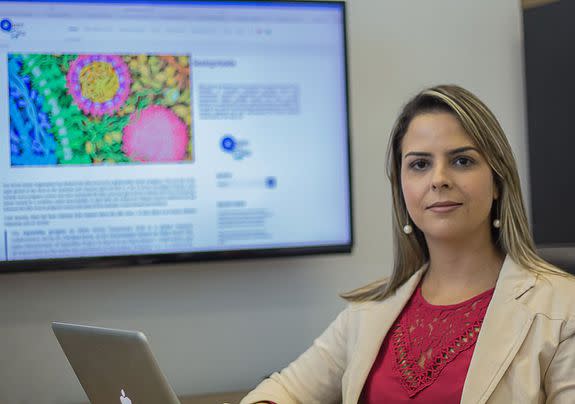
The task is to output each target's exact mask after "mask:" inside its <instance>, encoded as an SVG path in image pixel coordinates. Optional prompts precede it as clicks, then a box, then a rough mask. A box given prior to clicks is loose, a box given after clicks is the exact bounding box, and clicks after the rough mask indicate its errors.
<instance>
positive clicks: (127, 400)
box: [120, 389, 132, 404]
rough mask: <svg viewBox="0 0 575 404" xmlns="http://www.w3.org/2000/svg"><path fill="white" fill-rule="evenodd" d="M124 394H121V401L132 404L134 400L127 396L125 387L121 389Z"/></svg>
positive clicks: (124, 403) (123, 403)
mask: <svg viewBox="0 0 575 404" xmlns="http://www.w3.org/2000/svg"><path fill="white" fill-rule="evenodd" d="M121 391H122V395H121V396H120V402H121V403H122V404H132V400H130V398H129V397H126V393H124V389H122V390H121Z"/></svg>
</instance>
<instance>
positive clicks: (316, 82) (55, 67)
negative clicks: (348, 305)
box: [0, 0, 353, 272]
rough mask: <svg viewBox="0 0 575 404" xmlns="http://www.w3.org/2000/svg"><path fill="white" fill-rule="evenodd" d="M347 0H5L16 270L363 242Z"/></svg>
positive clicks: (3, 102) (1, 83)
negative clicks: (357, 215)
mask: <svg viewBox="0 0 575 404" xmlns="http://www.w3.org/2000/svg"><path fill="white" fill-rule="evenodd" d="M345 27H346V24H345V3H344V2H323V1H321V2H299V1H160V0H155V1H143V0H142V1H138V0H136V1H122V0H110V1H79V0H78V1H59V2H52V1H23V2H22V1H19V2H18V1H2V3H1V7H0V134H1V136H0V187H1V189H2V194H1V198H0V272H7V271H13V270H40V269H53V268H78V267H84V266H110V265H126V264H138V263H156V262H177V261H183V260H190V261H193V260H202V259H223V258H242V257H258V256H277V255H294V254H298V255H299V254H313V253H335V252H349V251H351V248H352V244H353V242H352V215H351V185H350V150H349V142H350V134H349V116H348V114H349V112H348V109H349V108H348V89H347V86H348V83H347V64H346V29H345Z"/></svg>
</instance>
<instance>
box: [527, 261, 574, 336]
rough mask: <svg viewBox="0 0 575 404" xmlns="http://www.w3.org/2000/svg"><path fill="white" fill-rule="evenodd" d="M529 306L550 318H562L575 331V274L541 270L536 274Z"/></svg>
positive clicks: (529, 297)
mask: <svg viewBox="0 0 575 404" xmlns="http://www.w3.org/2000/svg"><path fill="white" fill-rule="evenodd" d="M533 289H534V290H533V293H532V296H526V298H527V299H526V301H528V302H529V306H530V307H532V309H533V310H534V311H535V312H536V314H542V315H544V316H546V317H547V318H549V319H550V320H562V321H565V322H566V323H568V324H569V325H570V327H573V328H574V331H575V276H573V275H570V274H568V273H561V272H557V273H554V272H547V271H544V272H540V273H537V275H536V281H535V284H534V288H533Z"/></svg>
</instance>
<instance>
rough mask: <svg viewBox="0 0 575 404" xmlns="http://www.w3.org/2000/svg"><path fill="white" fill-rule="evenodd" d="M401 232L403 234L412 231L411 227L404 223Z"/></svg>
mask: <svg viewBox="0 0 575 404" xmlns="http://www.w3.org/2000/svg"><path fill="white" fill-rule="evenodd" d="M403 232H404V233H405V234H411V233H413V227H411V225H410V224H406V225H405V226H403Z"/></svg>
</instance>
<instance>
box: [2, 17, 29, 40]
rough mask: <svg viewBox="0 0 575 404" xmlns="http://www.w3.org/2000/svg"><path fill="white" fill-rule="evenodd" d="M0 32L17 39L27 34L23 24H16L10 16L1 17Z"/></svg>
mask: <svg viewBox="0 0 575 404" xmlns="http://www.w3.org/2000/svg"><path fill="white" fill-rule="evenodd" d="M0 33H4V34H8V35H10V38H12V39H16V38H18V37H20V36H23V35H24V34H25V32H24V31H23V30H22V24H15V23H14V22H13V21H12V20H11V19H9V18H0Z"/></svg>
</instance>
